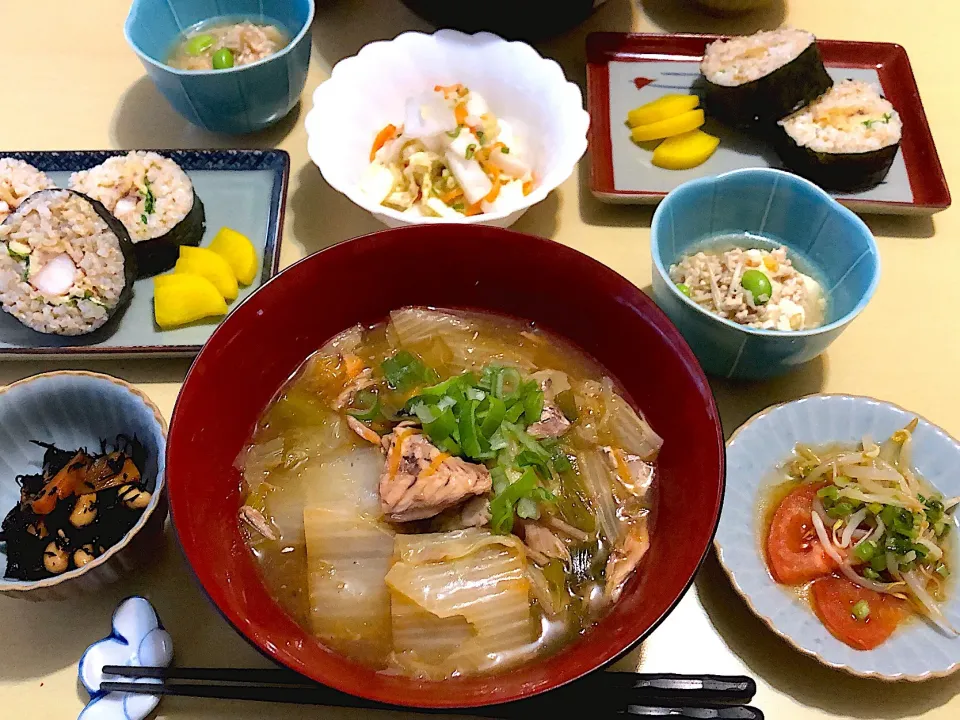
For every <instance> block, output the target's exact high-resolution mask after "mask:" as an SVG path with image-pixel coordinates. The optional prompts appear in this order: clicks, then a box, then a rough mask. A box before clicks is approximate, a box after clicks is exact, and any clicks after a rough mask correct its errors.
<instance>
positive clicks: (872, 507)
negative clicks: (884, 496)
mask: <svg viewBox="0 0 960 720" xmlns="http://www.w3.org/2000/svg"><path fill="white" fill-rule="evenodd" d="M867 510H869V511H870V512H872V513H873V514H874V515H879V514H880V513H881V512H883V505H881V504H880V503H870V504H869V505H867Z"/></svg>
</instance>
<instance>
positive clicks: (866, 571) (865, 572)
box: [863, 567, 880, 580]
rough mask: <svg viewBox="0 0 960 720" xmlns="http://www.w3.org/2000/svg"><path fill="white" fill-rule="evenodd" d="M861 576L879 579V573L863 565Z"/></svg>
mask: <svg viewBox="0 0 960 720" xmlns="http://www.w3.org/2000/svg"><path fill="white" fill-rule="evenodd" d="M863 576H864V577H865V578H867V579H868V580H879V579H880V573H878V572H877V571H876V570H874V569H873V568H872V567H865V568H864V569H863Z"/></svg>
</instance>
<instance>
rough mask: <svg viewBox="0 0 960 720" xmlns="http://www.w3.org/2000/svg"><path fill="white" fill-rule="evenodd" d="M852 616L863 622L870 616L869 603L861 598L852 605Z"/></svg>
mask: <svg viewBox="0 0 960 720" xmlns="http://www.w3.org/2000/svg"><path fill="white" fill-rule="evenodd" d="M853 616H854V617H855V618H856V619H857V620H859V621H860V622H865V621H866V619H867V618H868V617H870V603H868V602H867V601H866V600H861V601H860V602H858V603H857V604H856V605H854V606H853Z"/></svg>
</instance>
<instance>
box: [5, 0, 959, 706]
mask: <svg viewBox="0 0 960 720" xmlns="http://www.w3.org/2000/svg"><path fill="white" fill-rule="evenodd" d="M560 1H562V0H558V2H560ZM318 5H319V7H318V10H317V19H316V22H315V24H314V38H313V42H314V55H313V60H312V66H311V69H310V77H309V79H308V81H307V91H306V93H305V94H304V100H303V107H302V108H301V109H299V112H298V111H294V113H293V115H292V116H291V117H290V118H288V119H287V120H285V121H283V122H282V123H281V124H280V126H279V127H277V128H274V129H271V130H268V131H266V132H264V133H262V134H260V135H259V136H254V137H246V138H241V139H240V140H236V139H230V138H223V137H217V136H214V135H210V134H207V133H204V132H202V131H200V130H197V129H195V128H193V127H191V126H190V125H188V124H187V123H186V121H184V120H182V119H181V118H180V117H179V116H178V115H176V114H175V113H174V111H173V110H171V109H170V108H169V107H168V106H167V105H166V103H165V102H164V100H163V99H162V98H161V97H160V95H159V94H158V93H157V92H156V91H155V90H154V87H153V85H152V84H151V83H150V81H149V80H148V79H147V78H146V76H145V74H144V71H143V69H142V67H141V65H140V63H139V61H138V60H137V58H136V57H135V56H134V54H133V52H132V51H130V49H129V48H128V47H127V46H126V44H125V42H124V39H123V31H122V27H123V21H124V17H125V15H126V12H127V7H128V2H126V0H82V1H78V0H29V1H24V0H20V1H19V2H18V1H17V0H2V1H0V68H3V73H2V74H3V78H4V82H3V89H2V91H0V149H9V150H59V149H95V148H139V147H171V148H173V147H190V148H211V147H236V146H244V147H279V148H282V149H284V150H287V151H288V152H289V153H290V155H291V157H292V160H293V170H292V176H291V184H290V194H289V197H288V203H287V209H288V212H287V216H286V226H285V228H284V242H283V264H284V265H287V264H289V263H291V262H292V261H294V260H296V259H297V258H299V257H301V256H302V255H304V254H306V253H310V252H314V251H316V250H319V249H321V248H323V247H326V246H328V245H331V244H333V243H336V242H339V241H341V240H346V239H348V238H350V237H353V236H356V235H360V234H362V233H367V232H370V231H373V230H377V229H379V226H378V225H377V223H376V222H374V221H373V219H372V218H371V217H370V216H368V215H367V214H366V213H365V212H364V211H362V210H360V209H359V208H356V207H354V206H353V205H352V204H351V203H350V202H349V201H348V200H346V199H345V198H343V197H341V196H339V195H338V194H337V193H335V192H334V191H333V190H331V189H330V188H329V187H327V185H326V184H325V183H324V181H323V179H322V178H321V177H320V174H319V172H318V171H317V169H316V168H315V167H314V166H313V165H312V164H311V163H310V160H309V158H308V157H307V153H306V135H305V133H304V130H303V124H302V121H303V118H304V116H305V114H306V111H307V110H308V109H309V108H310V106H311V101H310V93H311V92H312V90H313V88H314V87H316V85H317V84H318V83H320V82H322V81H323V80H324V79H325V78H326V77H327V76H328V73H329V71H330V68H331V66H332V65H333V64H334V63H336V62H337V61H338V60H340V59H341V58H344V57H346V56H348V55H352V54H354V53H355V52H356V51H357V50H358V49H359V48H360V47H361V46H362V45H364V44H365V43H367V42H370V41H372V40H377V39H381V38H389V37H392V36H393V35H395V34H397V33H399V32H401V31H403V30H406V29H419V30H429V29H430V28H429V27H428V26H427V25H426V24H424V23H423V22H421V21H420V20H418V19H417V18H416V17H414V16H413V15H412V14H410V13H409V12H408V11H406V10H405V9H404V8H403V6H402V5H401V4H400V3H399V2H398V0H319V2H318ZM481 5H482V3H481ZM689 5H690V2H689V0H645V1H644V2H642V3H641V2H639V0H637V1H636V2H633V4H631V0H609V1H608V2H607V4H606V5H604V6H603V7H602V8H601V10H600V11H598V13H597V14H596V15H595V16H594V17H593V18H592V19H591V20H590V21H588V22H587V23H585V24H584V25H583V26H581V27H580V28H578V29H577V30H575V31H573V32H571V33H569V34H567V35H566V36H563V37H561V38H559V39H556V40H553V41H551V42H547V43H544V44H542V45H541V46H540V49H541V51H543V52H544V53H545V54H547V55H549V56H552V57H555V58H556V59H557V60H558V61H560V62H561V64H562V65H563V66H564V68H565V70H566V71H567V73H568V76H569V77H571V78H572V79H574V80H575V81H577V82H580V83H581V84H583V81H584V74H585V72H584V62H585V58H584V38H585V35H586V34H587V33H588V32H590V31H594V30H619V31H626V30H630V29H634V30H648V31H658V30H659V31H673V32H680V31H703V32H751V31H754V30H756V29H759V28H761V27H776V26H777V25H779V24H782V23H784V22H789V23H791V24H793V25H797V26H800V27H804V28H808V29H810V30H812V31H813V32H815V33H816V34H817V35H819V36H820V37H824V38H840V39H857V40H877V41H890V42H897V43H900V44H902V45H904V46H905V47H906V49H907V51H908V53H909V55H910V59H911V61H912V63H913V69H914V72H915V73H916V76H917V81H918V83H919V86H920V90H921V94H922V97H923V100H924V104H925V107H926V111H927V116H928V118H929V120H930V124H931V126H932V128H933V134H934V137H935V139H936V142H937V146H938V148H939V151H940V157H941V160H942V162H943V164H944V167H945V170H946V173H947V177H948V179H949V180H950V181H951V182H952V183H953V185H954V190H955V191H957V192H960V135H958V134H957V133H956V130H955V128H956V124H957V119H958V117H960V102H958V97H960V94H958V93H957V81H956V67H955V63H954V62H953V61H952V58H953V57H954V56H955V53H954V52H953V49H954V47H955V45H956V34H955V31H956V29H957V28H958V27H960V4H958V3H955V2H953V1H952V0H920V1H919V2H914V3H912V4H909V3H904V2H897V1H895V0H793V1H792V2H790V3H789V8H787V7H785V6H784V5H783V4H782V3H781V0H775V2H774V9H773V10H770V11H765V12H761V13H760V14H759V15H758V16H752V17H749V18H747V19H745V20H740V21H729V20H726V21H725V20H718V19H715V18H710V17H708V16H706V15H702V14H699V13H698V12H696V11H694V10H683V9H680V8H682V7H684V6H689ZM588 162H589V159H588V158H587V159H585V160H584V162H582V163H581V167H580V172H579V173H578V174H575V176H574V177H572V178H570V179H569V180H568V181H567V182H566V183H565V184H564V185H563V186H562V187H561V188H560V190H559V191H558V192H556V193H554V194H552V195H551V196H550V197H549V198H548V199H547V200H546V201H545V202H544V203H542V204H541V205H540V206H538V207H536V208H534V209H532V210H531V211H530V212H529V213H527V215H526V216H525V217H524V218H523V219H522V220H521V221H520V223H519V224H518V225H517V226H516V228H517V229H519V230H522V231H527V232H531V233H536V234H539V235H544V236H546V237H551V238H554V239H555V240H558V241H560V242H563V243H566V244H568V245H571V246H573V247H576V248H578V249H579V250H582V251H584V252H587V253H589V254H590V255H592V256H594V257H595V258H597V259H599V260H601V261H602V262H605V263H607V264H608V265H610V266H612V267H613V268H615V269H616V270H618V271H619V272H620V273H622V274H623V275H625V276H626V277H628V278H629V279H630V280H632V281H633V282H634V283H636V284H637V285H639V286H641V287H645V286H648V285H649V283H650V256H649V250H648V239H649V225H650V216H651V211H650V210H649V209H643V208H638V207H610V206H605V205H602V204H600V203H598V202H597V201H595V200H594V199H593V197H592V196H591V195H590V192H589V189H588V187H587V184H586V173H587V168H588V167H589V166H588ZM867 222H868V223H869V224H870V226H871V228H872V229H873V231H874V233H875V234H876V235H877V240H878V242H879V245H880V251H881V254H882V256H883V279H882V281H881V283H880V288H879V291H878V292H877V294H876V297H875V298H874V300H873V302H872V303H871V304H870V306H869V307H868V308H867V309H866V311H865V312H864V313H863V315H862V316H861V318H860V319H859V320H858V321H857V322H855V323H854V324H853V326H852V327H851V328H850V329H849V330H847V332H846V333H845V334H844V335H843V336H842V337H841V338H840V339H839V340H837V342H836V343H835V344H834V345H833V347H831V348H830V351H829V352H828V353H827V354H826V355H825V356H824V357H822V358H821V359H819V360H816V361H814V362H812V363H810V364H809V365H808V366H807V367H805V368H803V369H802V370H800V371H798V372H796V373H794V374H793V375H791V376H788V377H786V378H783V379H779V380H775V381H771V382H767V383H763V384H750V385H735V384H731V383H725V382H717V383H715V384H714V390H715V392H716V395H717V400H718V402H719V405H720V410H721V414H722V416H723V423H724V429H725V430H726V432H727V434H729V433H731V432H732V431H733V430H734V429H735V428H736V427H737V425H739V424H740V423H741V422H743V421H744V420H745V419H746V418H748V417H749V416H751V415H752V414H753V413H755V412H756V411H758V410H760V409H761V408H763V407H765V406H767V405H769V404H771V403H775V402H779V401H782V400H786V399H789V398H793V397H796V396H799V395H803V394H807V393H812V392H818V391H821V390H823V391H828V392H847V393H860V394H868V395H873V396H876V397H880V398H884V399H886V400H891V401H893V402H896V403H899V404H901V405H903V406H905V407H908V408H911V409H913V410H915V411H916V412H918V413H920V414H922V415H924V416H926V417H927V418H929V419H930V420H931V421H933V422H935V423H938V424H940V425H941V426H943V427H944V428H946V429H947V430H948V431H950V432H952V433H953V434H954V435H960V402H958V401H960V393H958V388H960V384H958V382H957V375H956V373H957V369H958V368H960V333H958V332H957V315H956V308H957V307H958V306H960V284H958V283H957V282H956V281H955V280H953V279H951V277H950V274H949V273H947V272H944V271H943V269H944V268H948V267H956V266H957V265H958V264H960V208H958V207H955V208H953V209H951V210H947V211H946V212H942V213H940V214H938V215H936V216H934V217H933V218H932V219H931V218H910V219H907V218H867ZM64 367H86V368H89V369H94V370H100V371H104V372H108V373H112V374H114V375H118V376H120V377H122V378H125V379H126V380H129V381H131V382H134V383H137V384H139V385H140V386H141V387H142V388H143V389H144V390H145V391H146V392H147V393H149V395H150V396H151V397H152V398H153V399H154V400H155V401H156V402H157V404H158V405H159V406H160V408H161V409H162V410H163V412H164V413H165V415H166V416H167V417H168V418H169V416H170V413H171V411H172V409H173V404H174V401H175V399H176V395H177V391H178V389H179V386H180V382H181V380H182V379H183V376H184V373H185V372H186V370H187V367H188V363H187V362H186V361H119V362H110V361H103V362H88V363H84V364H82V365H81V364H79V363H76V362H71V363H67V364H63V363H57V362H47V361H44V362H3V363H0V383H7V382H12V381H14V380H17V379H20V378H22V377H25V376H28V375H31V374H33V373H36V372H40V371H43V370H48V369H53V368H64ZM134 593H140V594H144V595H146V596H147V597H149V598H150V599H151V600H152V601H153V602H154V604H155V605H156V607H157V609H158V611H159V612H160V615H161V617H162V618H163V620H164V622H165V623H166V626H167V628H168V629H169V630H170V632H171V634H172V635H173V639H174V646H175V651H176V656H177V661H178V662H179V663H180V664H182V665H213V666H255V665H262V664H265V661H264V660H263V659H262V658H261V657H260V656H259V655H258V654H257V653H256V652H254V651H253V650H252V649H251V648H250V647H249V646H248V645H247V644H246V643H245V642H244V641H243V640H241V639H240V638H239V637H238V636H237V635H235V634H234V632H233V631H232V630H231V629H230V628H229V627H228V626H227V625H226V624H225V623H224V621H223V620H221V618H220V617H219V615H217V613H216V612H214V611H213V609H212V608H211V606H210V605H209V604H208V603H207V601H206V599H205V598H204V597H203V595H202V594H201V592H200V590H199V589H198V588H197V586H196V585H195V584H194V582H193V580H192V578H191V577H190V575H189V573H188V570H187V569H186V567H185V564H184V561H183V559H182V557H181V555H180V553H179V551H178V549H177V548H176V545H175V543H174V542H173V539H172V537H170V533H168V539H167V548H166V551H165V553H164V555H163V558H162V560H161V561H160V562H159V563H158V564H156V565H155V566H153V567H151V568H149V569H147V570H144V571H142V572H140V573H139V574H137V575H135V576H133V577H130V578H129V579H127V580H125V581H123V582H121V583H120V584H118V585H117V586H115V587H113V588H111V589H110V590H109V591H107V592H105V593H103V594H102V595H100V596H98V597H94V598H88V599H83V600H78V601H71V602H65V603H45V604H33V603H27V602H23V601H18V600H13V599H10V598H6V597H0V718H3V719H7V718H10V719H14V718H16V719H20V718H25V719H26V718H29V720H52V719H54V718H56V719H57V720H60V719H62V718H71V717H76V715H77V714H78V713H79V711H80V709H81V708H82V706H83V703H84V702H85V700H86V695H85V693H84V692H83V690H82V689H81V688H79V686H78V685H77V681H76V664H77V660H78V659H79V657H80V655H81V653H82V652H83V649H84V648H85V647H86V646H87V645H88V644H90V643H91V642H93V641H95V640H97V639H98V638H100V637H102V636H104V635H105V634H106V632H107V631H108V627H109V622H110V620H109V619H110V613H111V611H112V610H113V608H114V606H115V604H116V602H117V601H118V600H119V599H121V598H123V597H125V596H127V595H130V594H134ZM958 642H960V641H958ZM623 666H624V667H631V668H632V667H639V668H641V669H643V670H647V671H660V672H712V673H748V674H750V675H752V676H753V677H755V678H756V679H757V682H758V685H759V693H758V695H757V697H756V705H758V706H759V707H760V708H761V709H763V710H764V711H765V713H766V716H767V717H768V718H771V719H772V720H773V719H775V720H800V719H801V718H803V719H806V718H821V717H836V716H840V717H858V718H867V717H878V718H899V717H924V718H927V719H928V720H948V719H951V720H956V719H957V718H960V697H956V695H957V693H958V692H960V673H958V674H956V675H955V676H954V677H953V678H946V679H942V680H934V681H930V682H927V683H921V684H897V685H887V684H882V683H877V682H871V681H866V680H858V679H854V678H851V677H848V676H846V675H844V674H842V673H839V672H835V671H832V670H829V669H827V668H825V667H822V666H820V665H819V664H818V663H816V662H815V661H813V660H811V659H809V658H807V657H805V656H801V655H800V654H798V653H796V652H794V651H793V650H791V649H790V648H789V647H788V646H787V645H786V644H784V643H783V642H782V641H780V640H779V639H778V638H777V637H776V636H774V635H773V634H772V633H771V632H770V631H769V630H767V629H766V627H765V626H764V625H762V624H761V623H760V622H759V621H758V620H756V619H755V618H754V617H753V616H752V615H751V614H750V612H749V611H748V610H747V609H746V607H745V606H744V604H743V602H741V601H740V599H739V597H738V596H737V595H736V594H735V593H734V592H733V591H732V589H731V587H730V585H729V584H728V582H727V580H726V578H725V577H724V575H723V574H722V572H721V571H720V569H719V567H718V565H717V562H716V560H715V559H714V558H713V557H711V558H710V559H709V560H708V561H707V563H706V564H705V566H704V568H703V569H702V570H701V572H700V574H699V576H698V578H697V581H696V584H695V586H694V587H693V588H692V589H691V590H690V592H689V593H688V594H687V595H686V597H685V598H684V599H683V601H682V602H681V604H680V606H679V607H678V608H677V610H676V611H675V612H674V613H673V614H672V615H671V616H670V617H669V618H668V619H667V621H666V622H665V623H664V624H663V625H662V626H661V627H660V628H659V629H658V630H657V631H656V632H655V633H654V634H653V635H652V636H651V637H650V639H649V640H647V641H646V642H645V643H644V644H643V645H642V647H641V648H640V649H638V650H637V651H635V652H634V653H632V654H631V655H630V656H629V657H628V658H627V659H625V660H624V661H623ZM369 715H370V716H373V715H374V714H373V713H369ZM360 716H361V713H359V712H349V711H337V710H325V709H323V710H321V709H318V708H307V707H300V706H284V705H265V704H256V703H250V704H241V703H235V702H224V701H199V700H190V699H178V698H172V699H167V700H164V701H163V703H162V704H161V705H160V708H159V711H158V717H161V718H171V719H173V718H176V719H178V720H179V719H181V718H197V719H198V720H213V719H214V718H231V719H234V720H239V719H240V718H263V719H265V720H266V719H272V718H319V717H323V718H358V717H360ZM395 717H398V718H399V717H407V715H396V716H395Z"/></svg>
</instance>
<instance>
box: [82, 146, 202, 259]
mask: <svg viewBox="0 0 960 720" xmlns="http://www.w3.org/2000/svg"><path fill="white" fill-rule="evenodd" d="M70 187H71V188H73V189H74V190H78V191H80V192H82V193H84V194H85V195H89V196H90V197H92V198H94V199H95V200H99V201H100V202H102V203H103V204H104V206H105V207H106V208H107V210H109V211H110V212H111V213H113V214H114V215H115V216H116V217H117V219H119V220H120V222H122V223H123V224H124V225H125V226H126V228H127V230H128V231H129V232H130V238H131V239H132V240H133V245H134V249H135V250H136V252H137V263H138V265H139V267H140V277H149V276H150V275H156V274H157V273H161V272H164V271H165V270H169V269H170V268H172V267H173V266H174V264H175V263H176V262H177V256H178V254H179V248H180V246H181V245H199V244H200V240H201V238H202V237H203V231H204V221H205V217H204V211H203V203H201V202H200V198H199V197H197V193H196V191H195V190H194V187H193V183H192V182H191V181H190V178H189V177H188V176H187V174H186V173H185V172H184V171H183V170H182V169H181V168H180V166H179V165H177V164H176V163H175V162H174V161H173V160H170V159H169V158H165V157H163V156H161V155H158V154H157V153H154V152H145V151H143V150H138V151H134V152H130V153H128V154H126V155H123V156H119V157H113V158H110V159H109V160H107V161H105V162H103V163H101V164H100V165H97V166H96V167H94V168H91V169H89V170H83V171H82V172H77V173H74V174H73V175H72V176H71V177H70Z"/></svg>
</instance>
